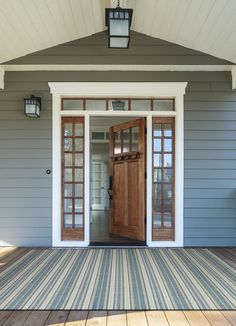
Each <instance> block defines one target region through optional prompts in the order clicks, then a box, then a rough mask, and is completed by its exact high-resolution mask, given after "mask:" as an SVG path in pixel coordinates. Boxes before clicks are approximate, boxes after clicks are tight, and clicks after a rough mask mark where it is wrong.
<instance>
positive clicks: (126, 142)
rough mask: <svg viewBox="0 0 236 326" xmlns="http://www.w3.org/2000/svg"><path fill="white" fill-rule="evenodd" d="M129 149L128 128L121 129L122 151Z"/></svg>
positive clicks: (125, 151)
mask: <svg viewBox="0 0 236 326" xmlns="http://www.w3.org/2000/svg"><path fill="white" fill-rule="evenodd" d="M129 151H130V129H125V130H123V153H127V152H129Z"/></svg>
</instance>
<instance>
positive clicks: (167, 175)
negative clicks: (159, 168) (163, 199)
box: [164, 169, 172, 183]
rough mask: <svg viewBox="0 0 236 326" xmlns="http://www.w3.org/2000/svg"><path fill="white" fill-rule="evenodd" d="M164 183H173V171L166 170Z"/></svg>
mask: <svg viewBox="0 0 236 326" xmlns="http://www.w3.org/2000/svg"><path fill="white" fill-rule="evenodd" d="M164 182H170V183H171V182H172V169H164Z"/></svg>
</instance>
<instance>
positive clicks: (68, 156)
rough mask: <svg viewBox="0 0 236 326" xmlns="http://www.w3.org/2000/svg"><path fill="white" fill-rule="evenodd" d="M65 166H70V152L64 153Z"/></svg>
mask: <svg viewBox="0 0 236 326" xmlns="http://www.w3.org/2000/svg"><path fill="white" fill-rule="evenodd" d="M65 166H69V167H71V166H72V154H71V153H66V154H65Z"/></svg>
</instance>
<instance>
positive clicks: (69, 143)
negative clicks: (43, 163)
mask: <svg viewBox="0 0 236 326" xmlns="http://www.w3.org/2000/svg"><path fill="white" fill-rule="evenodd" d="M64 151H65V152H71V151H72V138H64Z"/></svg>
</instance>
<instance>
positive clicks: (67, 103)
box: [63, 99, 83, 110]
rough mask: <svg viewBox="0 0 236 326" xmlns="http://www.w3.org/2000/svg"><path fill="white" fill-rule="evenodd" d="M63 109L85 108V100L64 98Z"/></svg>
mask: <svg viewBox="0 0 236 326" xmlns="http://www.w3.org/2000/svg"><path fill="white" fill-rule="evenodd" d="M63 110H83V100H70V99H66V100H65V99H64V100H63Z"/></svg>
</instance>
